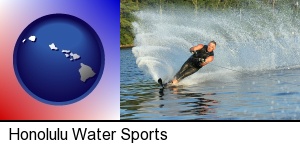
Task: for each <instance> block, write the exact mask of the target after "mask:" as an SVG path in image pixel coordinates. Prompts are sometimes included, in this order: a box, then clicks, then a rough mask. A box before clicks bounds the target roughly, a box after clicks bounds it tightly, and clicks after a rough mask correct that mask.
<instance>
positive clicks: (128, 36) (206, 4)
mask: <svg viewBox="0 0 300 146" xmlns="http://www.w3.org/2000/svg"><path fill="white" fill-rule="evenodd" d="M283 4H287V5H291V7H292V8H293V7H298V5H296V4H297V0H121V10H120V44H121V47H122V46H127V45H129V46H130V45H133V41H134V34H133V32H132V28H133V27H132V22H134V21H136V20H135V19H136V18H135V17H134V15H133V13H134V12H136V11H139V10H143V9H155V10H157V12H158V13H163V12H165V10H169V11H173V10H174V11H175V10H176V9H178V8H187V9H191V10H193V11H194V12H195V14H196V15H197V14H198V13H199V12H200V11H214V10H225V9H240V8H250V9H251V8H258V7H262V6H269V7H272V8H273V9H276V7H279V6H280V5H283ZM167 12H168V11H167Z"/></svg>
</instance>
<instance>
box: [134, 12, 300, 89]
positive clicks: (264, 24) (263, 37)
mask: <svg viewBox="0 0 300 146" xmlns="http://www.w3.org/2000/svg"><path fill="white" fill-rule="evenodd" d="M136 17H137V18H138V21H137V22H134V23H133V26H134V31H135V45H136V47H134V48H133V49H132V51H133V54H134V56H135V57H136V63H137V65H138V67H139V68H141V69H142V70H143V71H145V72H146V73H147V74H149V75H151V77H152V78H153V80H155V81H156V80H157V79H158V78H162V79H163V80H164V81H167V80H170V79H172V77H173V76H174V75H175V74H176V72H177V71H178V70H179V69H180V67H181V66H182V64H183V63H184V62H185V61H186V59H187V58H188V57H189V56H190V55H191V54H190V52H189V48H190V47H192V46H195V45H197V44H200V43H201V44H207V43H208V42H209V41H211V40H215V41H216V42H217V48H216V50H215V51H214V53H215V59H214V61H213V62H212V63H211V64H210V65H207V66H205V67H203V68H202V69H200V70H199V71H198V72H197V73H195V74H194V75H192V76H190V77H188V78H187V79H185V80H183V82H182V83H183V84H191V83H196V82H195V81H197V82H203V81H207V80H212V79H213V80H223V79H224V77H227V78H234V77H233V76H234V72H232V71H230V70H228V69H224V68H220V67H217V66H223V67H226V68H230V69H234V70H238V71H243V72H249V71H253V72H257V71H258V72H259V71H264V70H275V69H290V68H298V67H299V64H300V63H299V57H298V56H299V55H300V47H299V45H298V44H299V42H300V41H299V40H300V37H299V32H300V31H299V30H298V28H300V22H299V21H300V20H299V19H296V18H295V16H294V15H293V12H292V10H290V9H283V10H280V11H275V12H274V11H273V10H271V9H268V8H261V9H257V10H240V11H237V10H227V11H217V12H200V13H198V15H195V14H194V13H193V12H188V11H184V10H182V11H180V10H179V12H175V13H174V12H173V13H171V12H165V13H164V14H162V15H160V14H159V13H157V11H151V10H145V11H139V12H138V13H136ZM208 74H209V75H208ZM228 74H230V75H228ZM225 75H226V76H225Z"/></svg>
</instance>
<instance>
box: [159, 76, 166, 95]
mask: <svg viewBox="0 0 300 146" xmlns="http://www.w3.org/2000/svg"><path fill="white" fill-rule="evenodd" d="M157 82H158V84H159V85H160V86H161V88H160V89H159V92H158V93H159V95H160V97H162V96H164V88H165V87H164V85H163V83H162V79H161V78H159V79H158V81H157Z"/></svg>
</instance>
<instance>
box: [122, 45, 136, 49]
mask: <svg viewBox="0 0 300 146" xmlns="http://www.w3.org/2000/svg"><path fill="white" fill-rule="evenodd" d="M132 47H134V45H133V44H128V45H120V48H121V49H126V48H132Z"/></svg>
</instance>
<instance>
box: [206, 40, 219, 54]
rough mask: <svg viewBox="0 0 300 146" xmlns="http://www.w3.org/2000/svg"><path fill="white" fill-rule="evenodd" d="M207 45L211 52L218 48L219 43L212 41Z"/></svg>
mask: <svg viewBox="0 0 300 146" xmlns="http://www.w3.org/2000/svg"><path fill="white" fill-rule="evenodd" d="M207 46H208V47H207V51H208V52H211V51H213V50H215V49H216V46H217V43H216V42H215V41H210V42H209V43H208V45H207Z"/></svg>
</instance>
